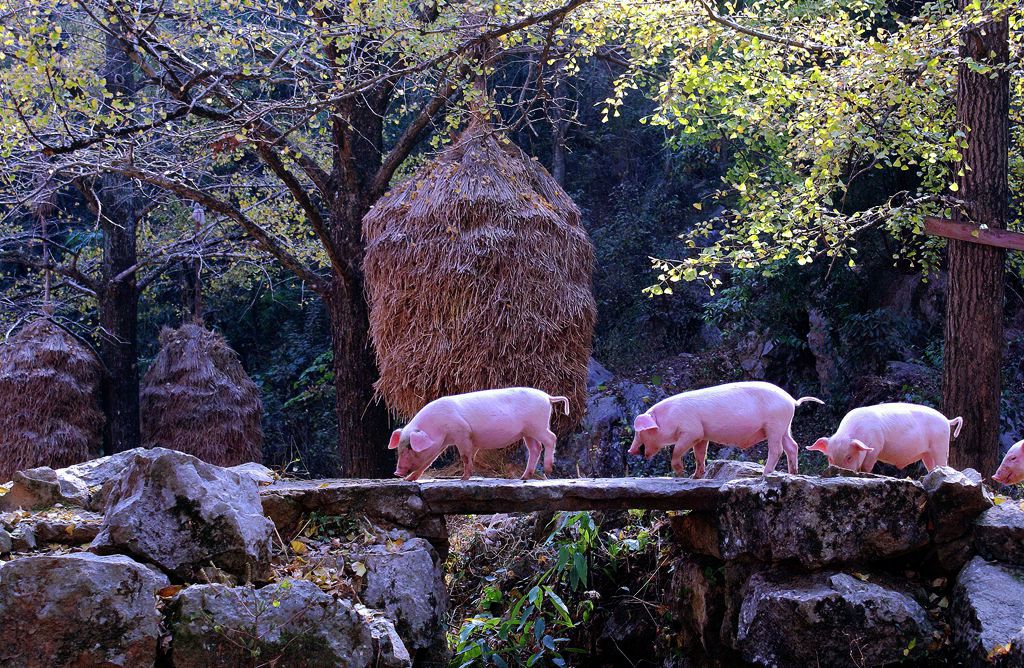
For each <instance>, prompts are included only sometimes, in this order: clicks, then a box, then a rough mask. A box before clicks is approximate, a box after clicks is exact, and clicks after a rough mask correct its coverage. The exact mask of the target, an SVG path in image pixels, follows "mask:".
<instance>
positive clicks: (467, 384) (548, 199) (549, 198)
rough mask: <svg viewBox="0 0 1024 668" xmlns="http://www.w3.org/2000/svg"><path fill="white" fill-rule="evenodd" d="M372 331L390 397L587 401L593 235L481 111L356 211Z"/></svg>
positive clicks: (572, 421)
mask: <svg viewBox="0 0 1024 668" xmlns="http://www.w3.org/2000/svg"><path fill="white" fill-rule="evenodd" d="M363 234H364V237H365V239H366V244H367V249H366V258H365V261H364V269H365V272H366V281H367V289H368V296H369V302H370V332H371V335H372V337H373V342H374V345H375V347H376V352H377V360H378V364H379V368H380V380H379V381H378V382H377V385H376V388H377V391H378V393H379V394H380V395H381V396H383V398H384V399H385V401H386V402H387V404H388V406H389V407H390V408H391V410H393V411H395V412H396V413H398V414H399V415H401V416H403V417H406V418H408V417H411V416H412V415H413V414H415V413H416V411H418V410H419V409H420V408H421V407H422V406H423V405H424V404H426V403H427V402H429V401H431V400H433V399H436V398H438V397H440V396H444V395H447V394H454V393H458V392H469V391H472V390H479V389H486V388H500V387H510V386H516V385H527V386H532V387H536V388H538V389H541V390H544V391H545V392H548V393H550V394H561V395H565V396H568V397H569V399H570V409H571V415H570V418H569V419H565V418H564V417H563V418H561V419H557V420H553V422H554V424H555V428H556V431H559V432H561V433H562V434H564V433H566V432H568V431H569V430H571V428H572V427H574V426H575V425H576V424H577V423H578V422H579V420H580V419H581V418H582V415H583V411H584V409H585V404H586V388H587V382H586V381H587V358H588V357H589V355H590V345H591V337H592V334H593V329H594V320H595V317H596V308H595V304H594V298H593V295H592V293H591V269H592V265H593V247H592V246H591V244H590V240H589V238H588V237H587V234H586V231H585V230H584V229H583V227H582V225H581V224H580V212H579V209H578V208H577V207H576V205H575V204H574V203H573V201H572V199H571V198H570V197H569V195H568V194H567V193H566V192H565V191H564V190H563V189H562V188H561V187H560V186H559V185H558V183H557V182H556V181H555V180H554V179H553V178H552V177H551V175H550V174H548V172H547V171H546V170H545V169H544V168H543V167H542V166H541V165H540V164H539V163H537V162H536V161H535V160H531V159H530V158H529V157H528V156H527V155H526V154H524V153H523V152H522V151H521V150H519V148H517V147H516V146H515V145H514V144H512V143H511V142H510V141H508V140H507V139H506V138H504V137H503V136H502V135H500V134H498V133H496V132H495V130H494V129H493V128H492V127H491V126H490V124H489V123H488V122H487V121H485V120H483V119H482V118H479V117H476V118H474V120H473V121H471V122H470V124H469V126H468V127H467V128H466V130H465V131H464V132H463V133H462V135H461V136H460V137H459V139H458V140H457V141H456V142H455V143H454V144H453V145H452V146H450V147H449V148H447V149H446V150H444V151H443V152H442V153H441V154H440V155H439V156H438V157H437V158H436V159H434V160H433V161H431V162H430V163H428V164H427V165H425V166H424V167H422V168H421V169H420V170H419V171H418V172H417V173H416V174H415V175H414V176H412V177H411V178H409V179H408V180H406V181H405V182H403V183H402V184H400V185H399V186H397V187H396V188H395V189H394V190H393V191H391V192H390V193H388V194H387V195H385V196H384V197H383V198H382V199H381V200H380V201H379V202H378V203H377V204H376V205H375V206H374V207H373V209H371V210H370V212H369V213H368V214H367V215H366V217H365V218H364V219H363Z"/></svg>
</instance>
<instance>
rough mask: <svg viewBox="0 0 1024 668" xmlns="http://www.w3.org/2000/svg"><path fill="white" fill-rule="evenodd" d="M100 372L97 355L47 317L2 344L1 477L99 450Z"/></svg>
mask: <svg viewBox="0 0 1024 668" xmlns="http://www.w3.org/2000/svg"><path fill="white" fill-rule="evenodd" d="M102 375H103V371H102V366H101V365H100V361H99V359H98V358H97V357H96V355H95V354H94V353H93V352H92V351H91V350H90V349H89V348H88V347H86V346H85V345H83V344H82V343H81V342H80V341H78V339H76V338H75V337H74V336H72V335H71V334H69V333H68V332H67V331H65V330H64V329H62V328H61V327H59V326H57V325H56V324H55V323H54V322H53V321H52V320H50V319H49V318H45V317H43V318H39V319H37V320H35V321H33V322H32V323H30V324H29V325H27V326H25V327H23V328H22V329H21V330H20V331H18V332H17V333H16V334H15V335H14V336H12V337H10V339H8V340H7V341H6V342H4V343H0V480H10V479H11V475H12V474H13V473H14V472H15V471H19V470H23V469H28V468H33V467H36V466H51V467H53V468H59V467H63V466H70V465H71V464H77V463H79V462H84V461H86V460H87V459H90V458H92V457H95V456H97V455H98V454H99V450H100V447H101V440H102V429H103V412H102V410H101V408H100V400H99V393H98V391H99V385H100V380H101V378H102Z"/></svg>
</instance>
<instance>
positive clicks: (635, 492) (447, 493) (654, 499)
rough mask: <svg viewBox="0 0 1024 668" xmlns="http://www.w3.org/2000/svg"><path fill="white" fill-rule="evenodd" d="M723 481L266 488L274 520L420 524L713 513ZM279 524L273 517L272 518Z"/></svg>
mask: <svg viewBox="0 0 1024 668" xmlns="http://www.w3.org/2000/svg"><path fill="white" fill-rule="evenodd" d="M724 484H725V482H724V481H722V480H691V479H689V478H567V479H558V480H525V481H524V480H510V479H504V478H471V479H469V480H466V481H463V480H449V479H445V480H425V481H423V482H404V481H402V480H358V479H357V480H344V479H342V480H303V481H279V482H275V483H274V484H272V485H269V486H266V487H263V488H262V489H261V490H260V494H261V495H262V497H263V507H264V511H265V512H267V515H268V516H269V517H271V518H281V517H283V515H286V514H287V512H288V511H290V512H303V511H304V512H310V511H313V510H316V511H319V512H322V513H326V514H342V513H345V512H363V513H367V514H370V515H375V516H377V517H380V518H382V519H386V520H389V521H393V522H395V523H396V524H401V525H405V526H415V525H417V524H418V523H419V521H420V520H421V519H422V518H423V517H424V516H425V515H477V514H489V513H499V512H500V513H525V512H534V511H541V510H548V511H556V510H570V511H572V510H624V509H629V508H639V509H651V510H710V509H712V508H714V507H715V505H716V502H717V499H718V497H719V496H720V493H719V491H720V489H721V488H722V486H723V485H724ZM275 521H276V519H275Z"/></svg>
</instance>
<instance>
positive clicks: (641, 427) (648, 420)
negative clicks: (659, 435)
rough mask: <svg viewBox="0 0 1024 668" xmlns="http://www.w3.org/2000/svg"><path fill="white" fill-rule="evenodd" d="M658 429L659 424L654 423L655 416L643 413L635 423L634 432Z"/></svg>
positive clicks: (637, 417)
mask: <svg viewBox="0 0 1024 668" xmlns="http://www.w3.org/2000/svg"><path fill="white" fill-rule="evenodd" d="M657 428H658V423H657V422H655V421H654V416H653V415H651V414H650V413H641V414H640V415H637V416H636V420H634V421H633V431H647V430H648V429H657Z"/></svg>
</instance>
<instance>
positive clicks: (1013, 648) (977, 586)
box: [951, 557, 1024, 666]
mask: <svg viewBox="0 0 1024 668" xmlns="http://www.w3.org/2000/svg"><path fill="white" fill-rule="evenodd" d="M951 625H952V627H953V640H954V643H955V645H956V647H957V651H958V654H959V656H958V658H959V660H960V662H961V664H962V665H966V666H1024V569H1020V568H1015V567H1013V566H1008V565H1005V564H999V563H993V562H989V561H986V560H985V559H983V558H981V557H975V558H974V559H972V560H971V561H970V562H969V563H968V564H967V565H966V566H964V569H963V570H962V571H961V572H960V576H959V578H957V583H956V588H955V589H954V595H953V604H952V624H951Z"/></svg>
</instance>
